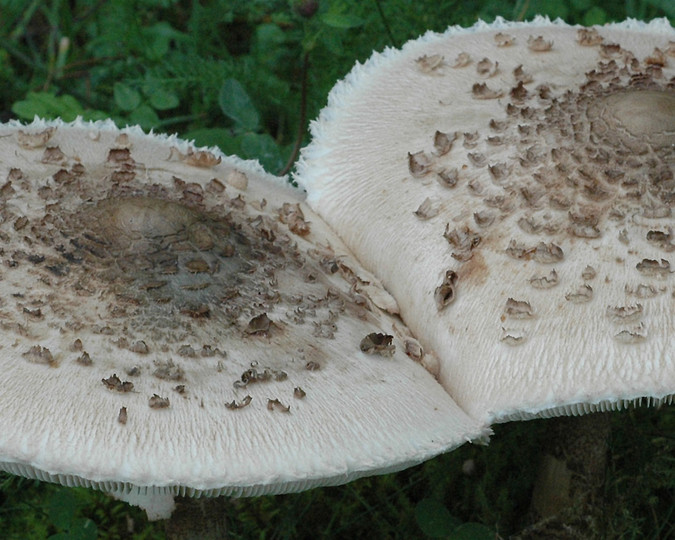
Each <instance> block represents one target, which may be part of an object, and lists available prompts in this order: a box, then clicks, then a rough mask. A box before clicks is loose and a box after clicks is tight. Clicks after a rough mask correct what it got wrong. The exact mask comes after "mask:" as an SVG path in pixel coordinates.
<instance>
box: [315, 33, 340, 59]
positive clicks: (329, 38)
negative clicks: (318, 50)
mask: <svg viewBox="0 0 675 540" xmlns="http://www.w3.org/2000/svg"><path fill="white" fill-rule="evenodd" d="M319 39H320V40H321V43H323V44H324V46H325V47H326V49H328V50H329V51H330V52H331V53H332V54H334V55H335V56H342V55H343V54H344V52H345V48H344V46H343V44H342V37H341V36H340V35H339V34H338V33H337V32H335V31H333V32H331V31H327V32H321V34H320V35H319Z"/></svg>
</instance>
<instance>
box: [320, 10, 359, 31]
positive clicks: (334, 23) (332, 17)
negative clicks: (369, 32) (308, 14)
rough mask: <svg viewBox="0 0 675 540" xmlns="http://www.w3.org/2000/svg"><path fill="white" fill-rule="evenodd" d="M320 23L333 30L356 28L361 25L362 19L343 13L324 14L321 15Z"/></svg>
mask: <svg viewBox="0 0 675 540" xmlns="http://www.w3.org/2000/svg"><path fill="white" fill-rule="evenodd" d="M321 22H323V23H324V24H326V25H328V26H331V27H333V28H341V29H343V30H344V29H347V28H356V27H358V26H362V25H363V22H364V21H363V19H361V18H360V17H357V16H356V15H346V14H344V13H331V12H328V13H324V14H323V15H321Z"/></svg>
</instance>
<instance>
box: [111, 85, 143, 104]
mask: <svg viewBox="0 0 675 540" xmlns="http://www.w3.org/2000/svg"><path fill="white" fill-rule="evenodd" d="M113 96H114V97H115V104H116V105H117V106H118V107H119V108H120V109H122V110H123V111H133V110H134V109H135V108H137V107H138V106H139V105H140V104H141V94H140V92H139V91H138V90H135V89H133V88H131V87H130V86H127V85H126V84H124V83H121V82H116V83H115V86H114V87H113Z"/></svg>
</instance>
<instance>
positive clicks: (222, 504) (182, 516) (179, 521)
mask: <svg viewBox="0 0 675 540" xmlns="http://www.w3.org/2000/svg"><path fill="white" fill-rule="evenodd" d="M227 504H229V500H228V499H227V498H226V497H214V498H201V499H191V498H187V497H186V498H183V497H176V509H175V510H174V511H173V513H172V514H171V517H170V518H169V519H167V520H166V524H165V528H164V530H165V533H166V538H167V540H223V539H225V538H227V523H226V521H227V511H226V505H227Z"/></svg>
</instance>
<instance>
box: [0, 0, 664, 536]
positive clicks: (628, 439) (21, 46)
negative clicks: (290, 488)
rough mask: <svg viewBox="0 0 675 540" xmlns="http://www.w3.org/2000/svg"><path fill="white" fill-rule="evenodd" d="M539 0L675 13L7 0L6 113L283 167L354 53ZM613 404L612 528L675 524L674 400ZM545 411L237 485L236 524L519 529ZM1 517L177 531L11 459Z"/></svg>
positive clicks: (415, 2) (649, 2)
mask: <svg viewBox="0 0 675 540" xmlns="http://www.w3.org/2000/svg"><path fill="white" fill-rule="evenodd" d="M535 13H541V14H546V15H549V16H550V17H552V18H553V17H561V18H563V19H565V20H566V21H568V22H570V23H579V24H585V25H589V24H598V23H604V22H608V21H613V20H621V19H623V18H625V17H627V16H629V17H635V18H638V19H642V20H648V19H651V18H653V17H657V16H667V17H669V18H670V21H671V24H672V23H673V22H674V21H675V3H673V2H672V0H625V1H623V2H618V1H616V0H604V1H593V0H539V1H534V0H533V1H529V0H517V1H512V0H511V1H509V0H485V1H480V0H387V1H385V0H381V1H377V0H332V1H328V0H290V1H289V0H220V1H218V0H210V1H209V0H206V1H202V2H197V1H187V0H112V1H104V0H70V1H66V0H30V1H25V0H0V81H2V84H0V120H2V121H6V120H9V119H11V118H19V119H22V120H31V119H32V118H33V116H34V115H36V114H37V115H39V116H42V117H47V118H53V117H57V116H60V117H62V118H64V119H66V120H71V119H73V118H75V117H76V116H82V117H84V118H85V119H98V118H107V117H111V118H113V119H114V120H115V121H116V122H117V123H118V124H119V125H121V126H122V125H126V124H140V125H141V126H142V127H144V128H145V129H148V130H149V129H154V130H156V131H168V132H178V133H179V134H181V135H182V136H183V137H185V138H193V139H195V140H196V142H197V143H198V144H201V145H218V146H219V147H220V148H221V149H222V150H223V151H224V152H226V153H236V154H239V155H240V156H242V157H246V158H256V159H259V160H260V161H261V163H262V164H263V165H264V166H265V167H266V168H267V169H268V170H269V171H271V172H280V171H282V170H287V169H288V166H290V165H291V164H292V161H293V159H294V148H297V147H298V146H300V145H304V144H306V143H307V142H308V135H307V120H308V119H311V118H315V117H316V116H317V114H318V112H319V110H320V108H321V107H322V106H323V105H324V104H325V102H326V97H327V95H328V92H329V90H330V88H331V87H332V86H333V84H334V83H335V82H336V81H337V80H338V79H340V78H342V77H343V76H344V75H345V74H346V73H347V72H348V71H349V69H350V68H351V66H352V65H353V63H354V62H355V61H357V60H358V61H364V60H365V59H367V58H368V56H370V54H371V52H372V51H373V50H381V49H382V48H384V47H387V46H400V45H401V44H403V43H404V42H405V41H407V40H408V39H411V38H414V37H416V36H418V35H420V34H421V33H423V32H425V31H426V30H436V31H442V30H444V29H445V28H446V27H447V26H448V25H451V24H460V25H470V24H473V23H474V22H475V21H476V20H477V19H479V18H482V19H484V20H487V21H491V20H493V19H494V18H495V17H496V16H503V17H505V18H507V19H519V20H520V19H528V18H531V17H532V16H533V15H534V14H535ZM613 421H614V431H613V436H612V441H611V455H612V459H611V461H610V464H609V470H608V473H609V481H608V482H607V485H606V490H607V493H606V494H605V495H606V496H605V498H604V502H603V504H601V505H599V506H598V508H597V515H594V516H593V519H595V520H596V522H597V524H598V525H597V532H598V537H599V538H667V537H675V470H674V469H675V457H674V456H675V441H674V433H675V413H674V412H673V408H672V407H671V408H665V409H664V410H662V411H654V410H647V411H643V410H640V411H626V412H623V413H617V414H615V415H614V420H613ZM546 426H547V421H534V422H527V423H515V424H509V425H504V426H497V428H496V430H495V431H496V434H495V436H494V437H493V439H492V442H491V443H490V445H489V446H488V447H482V446H468V445H467V446H465V447H463V448H461V449H459V450H457V451H455V452H453V453H451V454H448V455H445V456H440V457H439V458H437V459H435V460H432V461H430V462H428V463H426V464H424V465H422V466H419V467H415V468H413V469H410V470H408V471H404V472H402V473H399V474H397V475H387V476H383V477H379V478H370V479H364V480H361V481H359V482H355V483H352V484H349V485H347V486H344V487H338V488H327V489H318V490H313V491H310V492H307V493H302V494H298V495H288V496H279V497H262V498H258V499H250V500H235V501H232V504H231V516H230V518H231V519H230V523H231V534H232V537H233V538H256V537H257V538H310V537H311V538H315V537H316V536H317V535H321V534H322V535H324V536H333V537H348V536H351V537H356V538H363V537H367V536H372V537H376V538H415V537H422V538H423V537H444V538H455V539H458V538H480V537H485V538H494V537H495V534H498V535H499V536H500V537H502V538H506V537H508V536H509V535H510V534H512V533H514V532H515V531H519V530H521V529H522V528H523V527H524V525H525V523H526V519H527V513H528V504H529V497H530V491H531V486H532V481H533V478H534V475H535V470H534V467H533V465H532V464H533V463H535V462H536V455H537V453H538V446H539V444H540V442H541V438H542V437H544V436H545V433H546ZM478 523H480V524H482V525H481V526H478V525H477V524H478ZM0 531H2V536H3V538H10V539H12V538H17V539H18V538H22V539H24V538H26V539H29V538H35V539H41V538H46V537H49V538H58V539H62V538H75V539H93V538H97V537H99V538H111V539H112V538H138V539H143V538H162V528H161V526H160V525H158V524H152V523H148V522H147V520H146V519H145V516H144V514H143V512H141V511H139V510H137V509H135V508H131V507H129V506H127V505H125V504H123V503H119V502H115V501H113V500H111V499H109V498H107V497H106V496H104V495H102V494H100V493H95V492H92V491H88V490H83V489H73V490H69V489H64V488H59V487H56V486H53V485H46V484H41V483H39V482H34V481H29V480H25V479H21V478H17V477H11V476H7V475H2V476H0ZM489 531H491V532H489ZM480 535H483V536H480Z"/></svg>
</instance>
